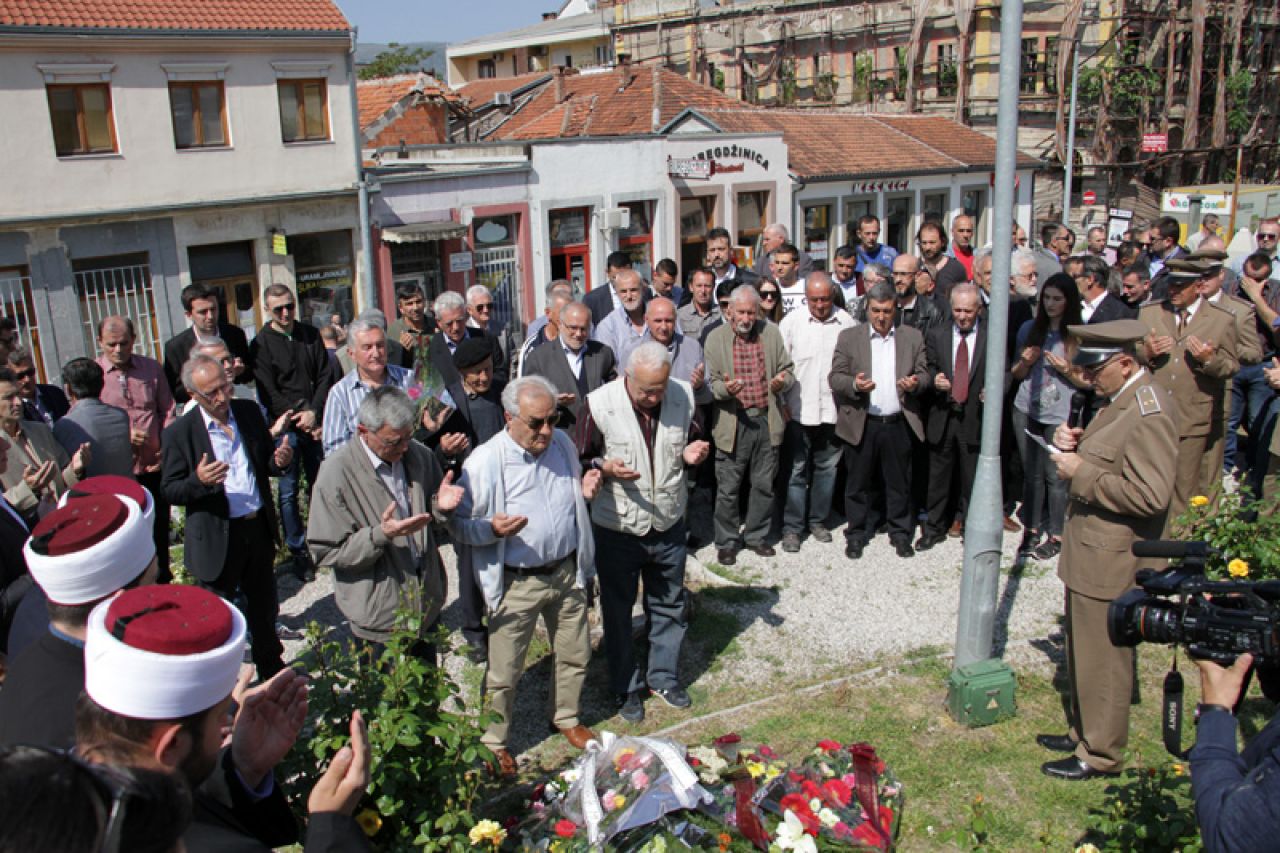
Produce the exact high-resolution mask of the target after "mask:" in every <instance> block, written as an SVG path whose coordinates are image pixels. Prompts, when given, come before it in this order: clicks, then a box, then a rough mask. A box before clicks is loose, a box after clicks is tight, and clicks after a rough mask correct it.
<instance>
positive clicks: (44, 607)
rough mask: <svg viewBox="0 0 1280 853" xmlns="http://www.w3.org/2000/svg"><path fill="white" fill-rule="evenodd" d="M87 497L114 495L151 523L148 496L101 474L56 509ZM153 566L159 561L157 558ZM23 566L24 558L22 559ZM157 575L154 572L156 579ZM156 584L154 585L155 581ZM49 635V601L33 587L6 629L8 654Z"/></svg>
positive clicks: (131, 483)
mask: <svg viewBox="0 0 1280 853" xmlns="http://www.w3.org/2000/svg"><path fill="white" fill-rule="evenodd" d="M90 495H117V496H119V497H123V498H128V499H129V500H131V501H133V502H134V503H136V504H137V505H138V506H140V507H142V521H143V524H146V525H152V524H154V523H155V514H156V504H155V501H154V500H153V499H152V497H151V492H149V491H147V490H146V488H145V487H144V486H142V485H140V484H139V483H138V481H137V480H135V479H134V478H133V477H132V476H128V477H121V476H116V475H113V474H102V475H99V476H97V477H89V478H87V479H84V480H81V481H80V482H79V483H76V484H75V485H74V486H72V487H71V489H70V490H69V491H67V492H66V493H65V494H63V496H62V498H61V500H60V502H59V504H58V506H66V503H67V501H69V500H74V499H75V498H83V497H88V496H90ZM26 541H27V534H25V533H24V535H23V537H22V540H21V541H20V542H19V543H18V548H17V550H18V554H19V555H20V556H21V555H22V554H23V545H25V544H26ZM156 562H157V564H158V563H159V559H158V558H157V561H156ZM24 565H25V558H24ZM158 576H159V572H158V571H157V578H158ZM157 582H158V581H157ZM48 632H49V599H48V598H47V597H46V596H45V593H44V590H42V589H41V588H40V586H39V585H38V584H33V585H32V586H30V588H29V589H28V590H27V591H26V593H25V594H24V595H23V596H22V600H21V602H20V603H19V604H18V608H17V612H16V613H15V614H14V615H13V624H12V625H10V627H9V654H10V655H11V656H13V657H16V656H17V655H18V653H19V652H21V651H22V650H23V649H25V648H26V647H27V646H29V645H31V644H32V643H34V642H36V641H37V640H39V639H40V638H41V637H43V636H44V635H45V634H47V633H48Z"/></svg>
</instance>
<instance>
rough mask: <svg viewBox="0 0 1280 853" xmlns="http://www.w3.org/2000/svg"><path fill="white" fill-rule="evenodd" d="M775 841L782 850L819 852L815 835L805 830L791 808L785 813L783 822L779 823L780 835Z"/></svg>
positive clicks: (804, 852) (800, 852)
mask: <svg viewBox="0 0 1280 853" xmlns="http://www.w3.org/2000/svg"><path fill="white" fill-rule="evenodd" d="M774 841H775V843H776V844H777V845H778V847H779V849H781V850H794V851H796V853H818V845H817V844H815V843H814V841H813V836H811V835H809V834H808V833H807V832H805V831H804V824H802V823H801V822H800V818H798V817H796V815H795V812H793V811H791V810H790V809H787V811H786V812H785V813H784V814H783V822H782V823H780V824H779V825H778V835H777V837H776V838H775V839H774Z"/></svg>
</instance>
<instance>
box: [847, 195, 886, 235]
mask: <svg viewBox="0 0 1280 853" xmlns="http://www.w3.org/2000/svg"><path fill="white" fill-rule="evenodd" d="M875 215H876V200H875V197H874V196H862V197H861V198H847V199H845V200H844V242H845V245H847V246H852V245H854V244H855V243H857V242H858V220H859V219H861V218H862V217H864V216H875ZM880 239H881V240H883V239H884V235H883V234H881V235H880Z"/></svg>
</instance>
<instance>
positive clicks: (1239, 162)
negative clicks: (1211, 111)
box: [1227, 142, 1244, 243]
mask: <svg viewBox="0 0 1280 853" xmlns="http://www.w3.org/2000/svg"><path fill="white" fill-rule="evenodd" d="M1243 166H1244V143H1243V142H1242V143H1240V146H1239V147H1238V148H1236V179H1235V181H1234V182H1233V183H1232V184H1231V221H1230V222H1228V223H1227V242H1228V243H1230V242H1231V240H1232V238H1233V237H1235V236H1236V211H1237V210H1239V209H1240V205H1239V198H1240V169H1241V167H1243Z"/></svg>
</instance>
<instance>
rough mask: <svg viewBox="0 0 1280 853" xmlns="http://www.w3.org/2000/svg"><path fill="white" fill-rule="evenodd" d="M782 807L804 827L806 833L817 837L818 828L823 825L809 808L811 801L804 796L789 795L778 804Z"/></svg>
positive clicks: (784, 811)
mask: <svg viewBox="0 0 1280 853" xmlns="http://www.w3.org/2000/svg"><path fill="white" fill-rule="evenodd" d="M778 805H779V806H781V807H782V811H783V813H784V814H785V813H786V812H791V813H792V814H794V815H795V816H796V817H797V818H799V820H800V823H801V824H802V825H803V826H804V831H805V832H807V833H809V834H810V835H817V834H818V828H819V826H820V825H821V824H820V823H819V822H818V816H817V815H815V814H814V813H813V810H812V809H810V808H809V801H808V800H806V799H805V797H804V794H787V795H785V796H784V797H783V798H782V800H781V801H780V802H779V803H778Z"/></svg>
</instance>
